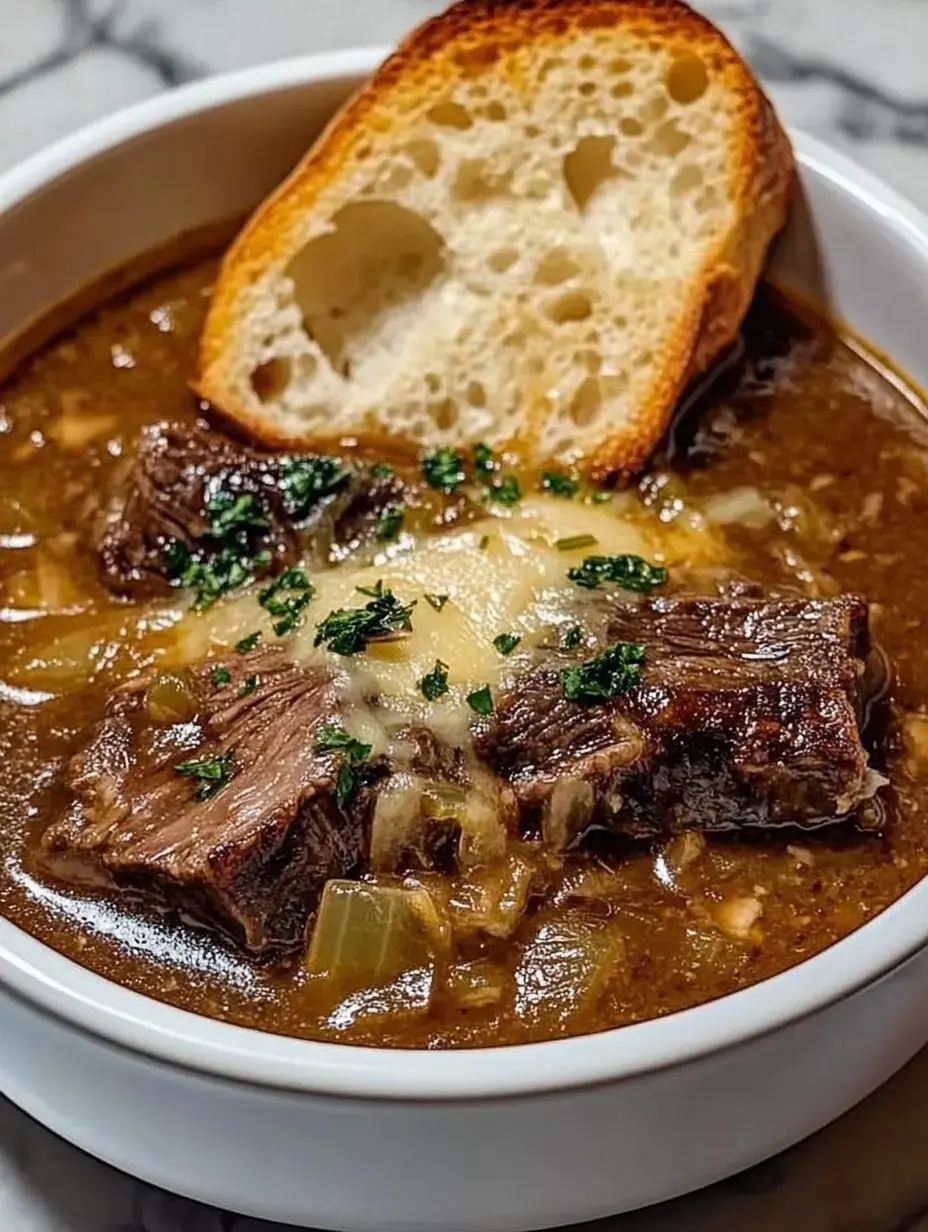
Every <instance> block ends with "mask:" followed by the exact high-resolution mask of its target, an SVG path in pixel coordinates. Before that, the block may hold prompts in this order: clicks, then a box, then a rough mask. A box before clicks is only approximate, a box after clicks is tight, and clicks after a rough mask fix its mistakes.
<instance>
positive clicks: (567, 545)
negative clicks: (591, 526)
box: [554, 535, 597, 552]
mask: <svg viewBox="0 0 928 1232" xmlns="http://www.w3.org/2000/svg"><path fill="white" fill-rule="evenodd" d="M596 543H597V539H596V536H595V535H571V536H570V537H569V538H567V539H558V540H557V542H556V543H555V545H554V546H555V547H556V548H557V550H558V551H559V552H576V551H578V550H579V549H580V548H595V547H596Z"/></svg>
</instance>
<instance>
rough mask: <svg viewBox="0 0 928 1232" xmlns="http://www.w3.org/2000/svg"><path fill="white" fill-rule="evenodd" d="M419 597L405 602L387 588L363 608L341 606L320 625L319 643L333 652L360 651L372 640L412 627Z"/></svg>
mask: <svg viewBox="0 0 928 1232" xmlns="http://www.w3.org/2000/svg"><path fill="white" fill-rule="evenodd" d="M415 606H416V602H415V600H413V601H412V603H409V604H405V605H404V604H402V603H400V601H399V600H398V599H397V597H396V595H394V593H393V591H392V590H389V589H386V588H385V589H384V590H383V591H382V592H381V593H380V594H379V595H378V596H377V597H376V598H374V599H371V601H370V602H369V603H366V604H365V605H364V607H361V608H337V609H336V610H335V611H332V612H329V614H328V616H326V618H325V619H324V620H322V621H320V622H319V624H318V625H317V626H316V638H315V641H314V643H313V644H314V645H315V646H322V645H326V646H328V648H329V650H331V651H332V652H333V654H339V655H354V654H360V653H361V652H362V651H363V650H365V649H366V648H367V644H368V642H370V641H375V640H379V639H382V638H386V637H390V636H391V634H395V633H399V632H405V633H408V632H410V630H411V629H412V620H411V619H410V618H411V615H412V610H413V608H414V607H415Z"/></svg>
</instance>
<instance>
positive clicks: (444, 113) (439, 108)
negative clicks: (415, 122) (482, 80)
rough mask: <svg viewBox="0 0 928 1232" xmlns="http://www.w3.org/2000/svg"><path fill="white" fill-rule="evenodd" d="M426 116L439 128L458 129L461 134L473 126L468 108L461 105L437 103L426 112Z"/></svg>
mask: <svg viewBox="0 0 928 1232" xmlns="http://www.w3.org/2000/svg"><path fill="white" fill-rule="evenodd" d="M426 116H427V117H428V119H429V120H431V122H432V123H433V124H437V125H438V127H439V128H456V129H458V130H459V131H460V132H464V131H465V130H466V129H468V128H471V127H472V126H473V123H474V121H473V118H472V117H471V114H470V112H469V111H468V110H467V108H466V107H463V106H462V105H461V104H460V103H452V102H450V101H449V102H447V103H436V105H435V106H434V107H432V108H430V109H429V110H428V111H427V112H426Z"/></svg>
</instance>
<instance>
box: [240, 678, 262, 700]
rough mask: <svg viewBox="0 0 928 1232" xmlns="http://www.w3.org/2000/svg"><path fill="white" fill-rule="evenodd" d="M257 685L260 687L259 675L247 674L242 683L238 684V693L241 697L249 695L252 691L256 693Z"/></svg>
mask: <svg viewBox="0 0 928 1232" xmlns="http://www.w3.org/2000/svg"><path fill="white" fill-rule="evenodd" d="M257 687H258V677H257V676H246V677H245V679H244V680H243V681H242V683H241V684H240V685H239V686H238V695H239V697H248V696H250V695H251V694H252V693H254V691H255V689H256V688H257Z"/></svg>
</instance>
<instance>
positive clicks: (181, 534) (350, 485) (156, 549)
mask: <svg viewBox="0 0 928 1232" xmlns="http://www.w3.org/2000/svg"><path fill="white" fill-rule="evenodd" d="M319 461H320V459H319V458H317V457H315V456H314V455H305V456H301V457H297V456H294V455H289V454H261V453H257V452H256V451H254V450H251V449H248V448H246V447H244V446H242V445H238V444H236V443H235V442H233V441H231V440H229V439H228V438H227V437H225V436H223V435H221V434H220V433H218V432H214V431H210V430H208V429H206V428H202V427H193V428H190V427H187V426H178V425H173V426H167V427H156V428H152V429H149V430H148V431H147V432H146V433H145V434H144V435H143V437H142V440H141V442H140V445H139V450H138V454H137V457H136V459H135V462H134V464H133V466H132V469H131V471H130V472H129V474H128V477H127V478H126V480H125V482H124V485H123V487H122V489H121V491H120V492H119V493H118V495H117V496H116V498H115V499H114V500H113V502H112V503H111V506H110V508H109V510H108V512H107V514H106V518H105V522H104V525H103V528H102V531H101V533H100V535H99V541H98V548H99V554H100V560H101V566H102V571H103V577H104V580H105V581H106V584H107V585H108V586H109V587H110V589H112V590H113V591H115V592H116V593H117V594H121V595H126V596H128V597H131V598H144V597H148V596H152V595H159V594H166V593H168V591H169V590H170V588H171V585H172V583H173V582H174V581H176V577H172V571H171V569H170V562H169V559H168V557H166V553H165V550H166V549H168V548H169V546H170V545H178V546H179V548H180V550H181V551H182V552H183V553H186V554H197V553H200V554H205V555H206V556H207V557H209V556H210V554H211V553H212V552H215V551H216V550H217V549H218V547H219V545H218V544H217V543H216V541H215V540H214V539H213V538H212V537H211V535H210V523H211V518H210V513H209V508H208V507H209V506H210V505H211V504H212V503H214V502H215V501H216V498H217V497H220V496H221V497H223V498H226V499H228V498H234V497H239V496H250V497H253V498H254V499H255V501H256V502H257V504H258V506H260V511H261V514H262V515H263V518H264V520H265V521H266V523H267V525H266V526H260V525H247V524H246V525H245V526H244V528H243V532H242V533H244V535H245V537H246V540H247V543H246V547H247V554H248V555H249V557H250V558H251V559H252V560H255V558H257V560H256V562H255V564H254V567H253V569H252V574H253V576H255V577H261V576H264V575H267V574H271V573H277V572H279V571H280V570H281V569H283V568H285V567H286V566H287V565H290V564H293V563H295V562H296V560H297V559H299V558H300V557H302V556H304V555H307V554H309V555H310V556H312V557H315V558H316V560H318V561H320V562H322V561H325V560H328V559H331V558H333V557H338V558H341V557H342V556H344V555H346V554H347V553H348V552H349V551H352V550H355V549H356V548H357V547H359V546H360V545H361V544H362V543H363V542H366V541H367V540H369V539H370V538H371V536H372V534H373V533H374V528H375V526H376V522H377V518H378V517H379V515H380V513H381V512H382V511H383V510H384V509H385V508H386V507H387V506H388V505H391V504H395V503H399V502H401V501H402V499H403V494H404V486H403V483H402V481H401V480H400V479H399V478H398V477H397V476H395V475H392V474H391V475H379V474H375V473H374V472H372V471H371V470H370V469H369V468H366V467H358V466H355V465H353V464H350V463H347V462H344V461H343V460H341V459H332V460H330V461H331V462H332V463H333V468H334V473H335V477H334V479H332V478H331V475H330V480H331V482H329V483H328V484H324V485H323V486H322V488H321V490H316V489H315V488H314V487H313V485H312V483H307V482H305V480H306V478H307V475H306V470H305V468H306V467H307V465H308V466H310V467H311V466H312V464H313V463H314V462H319ZM301 467H303V468H304V473H303V475H302V476H301V475H300V474H299V471H300V468H301ZM301 478H302V479H303V480H304V482H303V484H302V486H301V484H300V480H301Z"/></svg>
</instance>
